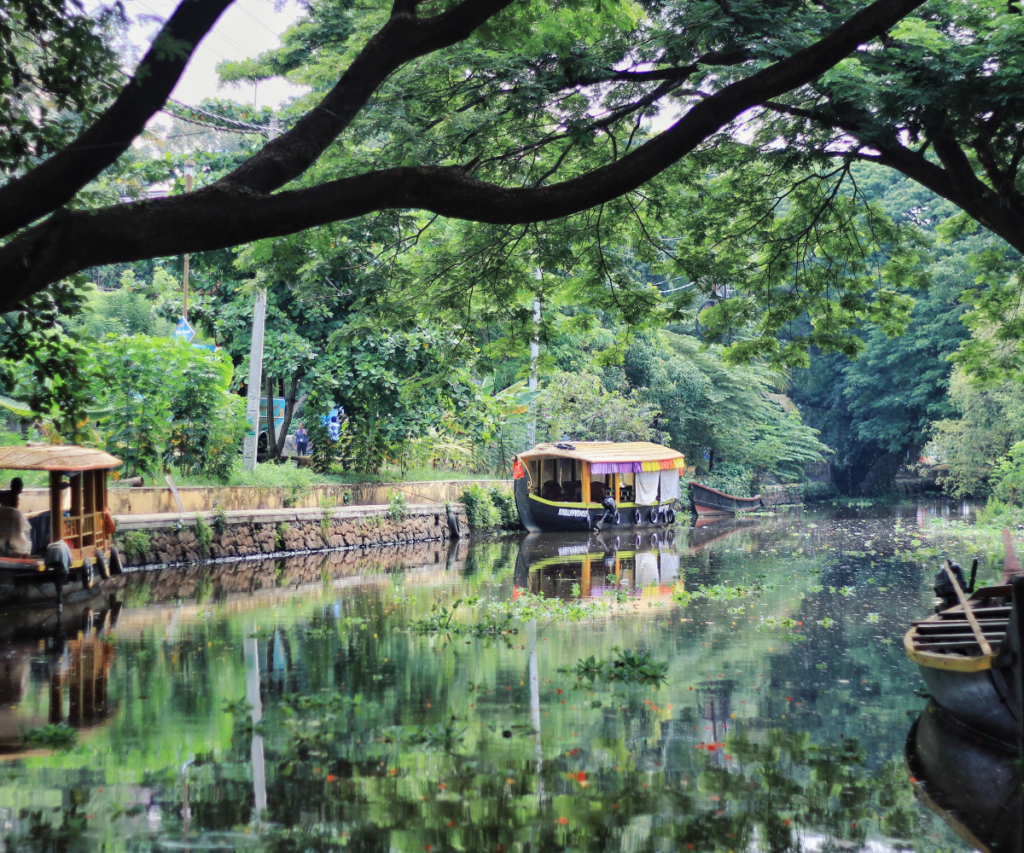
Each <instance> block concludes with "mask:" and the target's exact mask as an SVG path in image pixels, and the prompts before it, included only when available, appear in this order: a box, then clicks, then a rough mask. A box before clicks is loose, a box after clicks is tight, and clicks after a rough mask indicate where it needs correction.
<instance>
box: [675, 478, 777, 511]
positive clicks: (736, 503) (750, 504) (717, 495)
mask: <svg viewBox="0 0 1024 853" xmlns="http://www.w3.org/2000/svg"><path fill="white" fill-rule="evenodd" d="M763 506H764V501H762V500H761V496H760V495H754V496H753V497H752V498H738V497H736V496H735V495H727V494H726V493H725V492H720V491H718V489H712V488H711V487H710V486H703V485H701V484H700V483H690V508H691V509H692V510H693V511H694V512H695V513H697V515H701V516H714V515H719V516H721V515H736V513H738V512H752V511H753V510H755V509H760V508H761V507H763Z"/></svg>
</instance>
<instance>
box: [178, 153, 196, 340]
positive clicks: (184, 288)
mask: <svg viewBox="0 0 1024 853" xmlns="http://www.w3.org/2000/svg"><path fill="white" fill-rule="evenodd" d="M195 174H196V161H195V160H193V159H192V158H191V157H189V158H188V159H187V160H186V161H185V192H186V193H190V192H192V180H193V179H194V178H195ZM181 319H182V320H184V321H185V322H186V323H187V322H188V252H186V253H185V275H184V277H183V278H182V281H181Z"/></svg>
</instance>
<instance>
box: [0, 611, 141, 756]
mask: <svg viewBox="0 0 1024 853" xmlns="http://www.w3.org/2000/svg"><path fill="white" fill-rule="evenodd" d="M95 604H99V606H98V607H97V606H91V607H90V606H86V605H85V604H77V605H71V606H67V605H65V607H64V610H63V612H59V611H56V610H52V609H46V610H41V609H34V610H24V611H14V612H9V613H4V614H0V642H3V644H4V650H5V654H4V659H3V661H2V662H0V753H12V752H21V751H23V750H24V749H25V745H24V735H25V732H26V731H28V730H31V729H33V728H35V727H37V726H44V725H47V724H50V723H66V724H68V725H70V726H72V727H73V728H76V729H79V730H84V729H90V728H94V727H96V726H98V725H101V724H102V723H103V722H105V721H106V720H107V719H108V718H109V717H110V714H111V710H112V709H111V707H110V703H109V701H108V698H107V683H108V677H109V673H110V667H111V665H112V664H113V661H114V644H113V643H112V642H111V641H110V639H109V634H110V631H111V630H112V629H113V628H114V626H115V625H116V623H117V617H118V613H119V612H120V609H121V605H120V603H118V602H116V601H113V600H111V601H109V602H105V603H102V602H96V603H95ZM40 688H42V689H40ZM33 695H36V696H40V697H43V696H45V699H42V701H37V702H35V703H32V702H30V703H29V708H30V709H31V710H28V709H26V708H24V707H21V706H22V705H23V703H25V702H26V701H27V700H29V699H31V697H32V696H33Z"/></svg>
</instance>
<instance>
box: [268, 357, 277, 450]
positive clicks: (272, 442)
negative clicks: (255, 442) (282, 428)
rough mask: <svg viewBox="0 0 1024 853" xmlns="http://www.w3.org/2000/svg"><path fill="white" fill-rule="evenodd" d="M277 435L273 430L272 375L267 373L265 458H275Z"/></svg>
mask: <svg viewBox="0 0 1024 853" xmlns="http://www.w3.org/2000/svg"><path fill="white" fill-rule="evenodd" d="M277 456H278V451H277V436H276V435H275V431H274V377H273V376H271V375H270V374H269V373H268V374H267V459H268V461H269V460H271V459H277Z"/></svg>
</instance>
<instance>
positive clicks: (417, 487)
mask: <svg viewBox="0 0 1024 853" xmlns="http://www.w3.org/2000/svg"><path fill="white" fill-rule="evenodd" d="M472 485H478V486H483V487H484V488H486V489H489V488H491V487H492V486H499V487H501V488H503V489H506V490H508V491H511V490H512V481H511V480H437V481H425V482H416V483H351V484H345V485H319V486H311V487H310V488H309V489H307V490H305V491H301V492H297V491H294V490H292V489H286V488H267V489H261V488H258V487H256V486H209V487H205V486H184V487H183V486H179V487H178V497H180V498H181V505H182V507H183V508H184V511H185V512H212V511H213V510H215V509H216V508H217V507H218V506H219V507H221V508H223V509H225V510H227V511H229V512H230V511H234V510H254V509H287V508H289V507H294V508H308V509H312V508H319V507H321V506H324V505H325V504H330V505H332V506H339V507H340V506H350V507H352V506H377V505H379V504H386V503H388V501H389V499H390V495H391V493H392V492H394V491H397V492H398V493H399V494H401V495H402V496H404V497H405V500H406V502H407V503H410V504H421V503H428V504H435V503H438V504H443V503H446V502H449V503H450V502H453V501H457V500H458V499H459V496H460V495H461V494H462V492H463V491H464V490H465V489H466V487H468V486H472ZM110 486H111V488H110V489H109V490H108V492H107V504H108V506H109V507H110V511H111V512H112V513H113V514H114V515H153V514H158V513H164V512H173V513H177V512H178V511H179V510H178V504H177V503H176V502H175V500H174V495H173V494H171V490H170V489H169V488H167V487H166V486H163V485H162V486H159V487H150V486H144V487H141V488H131V489H130V488H119V487H117V486H116V485H115V483H114V482H113V481H111V483H110ZM0 488H7V486H6V484H2V485H0ZM346 496H347V497H346ZM49 500H50V498H49V492H48V491H47V490H46V489H26V490H25V491H24V492H22V496H21V502H20V507H21V510H22V511H23V512H36V511H41V510H45V509H49V506H50V504H49Z"/></svg>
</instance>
